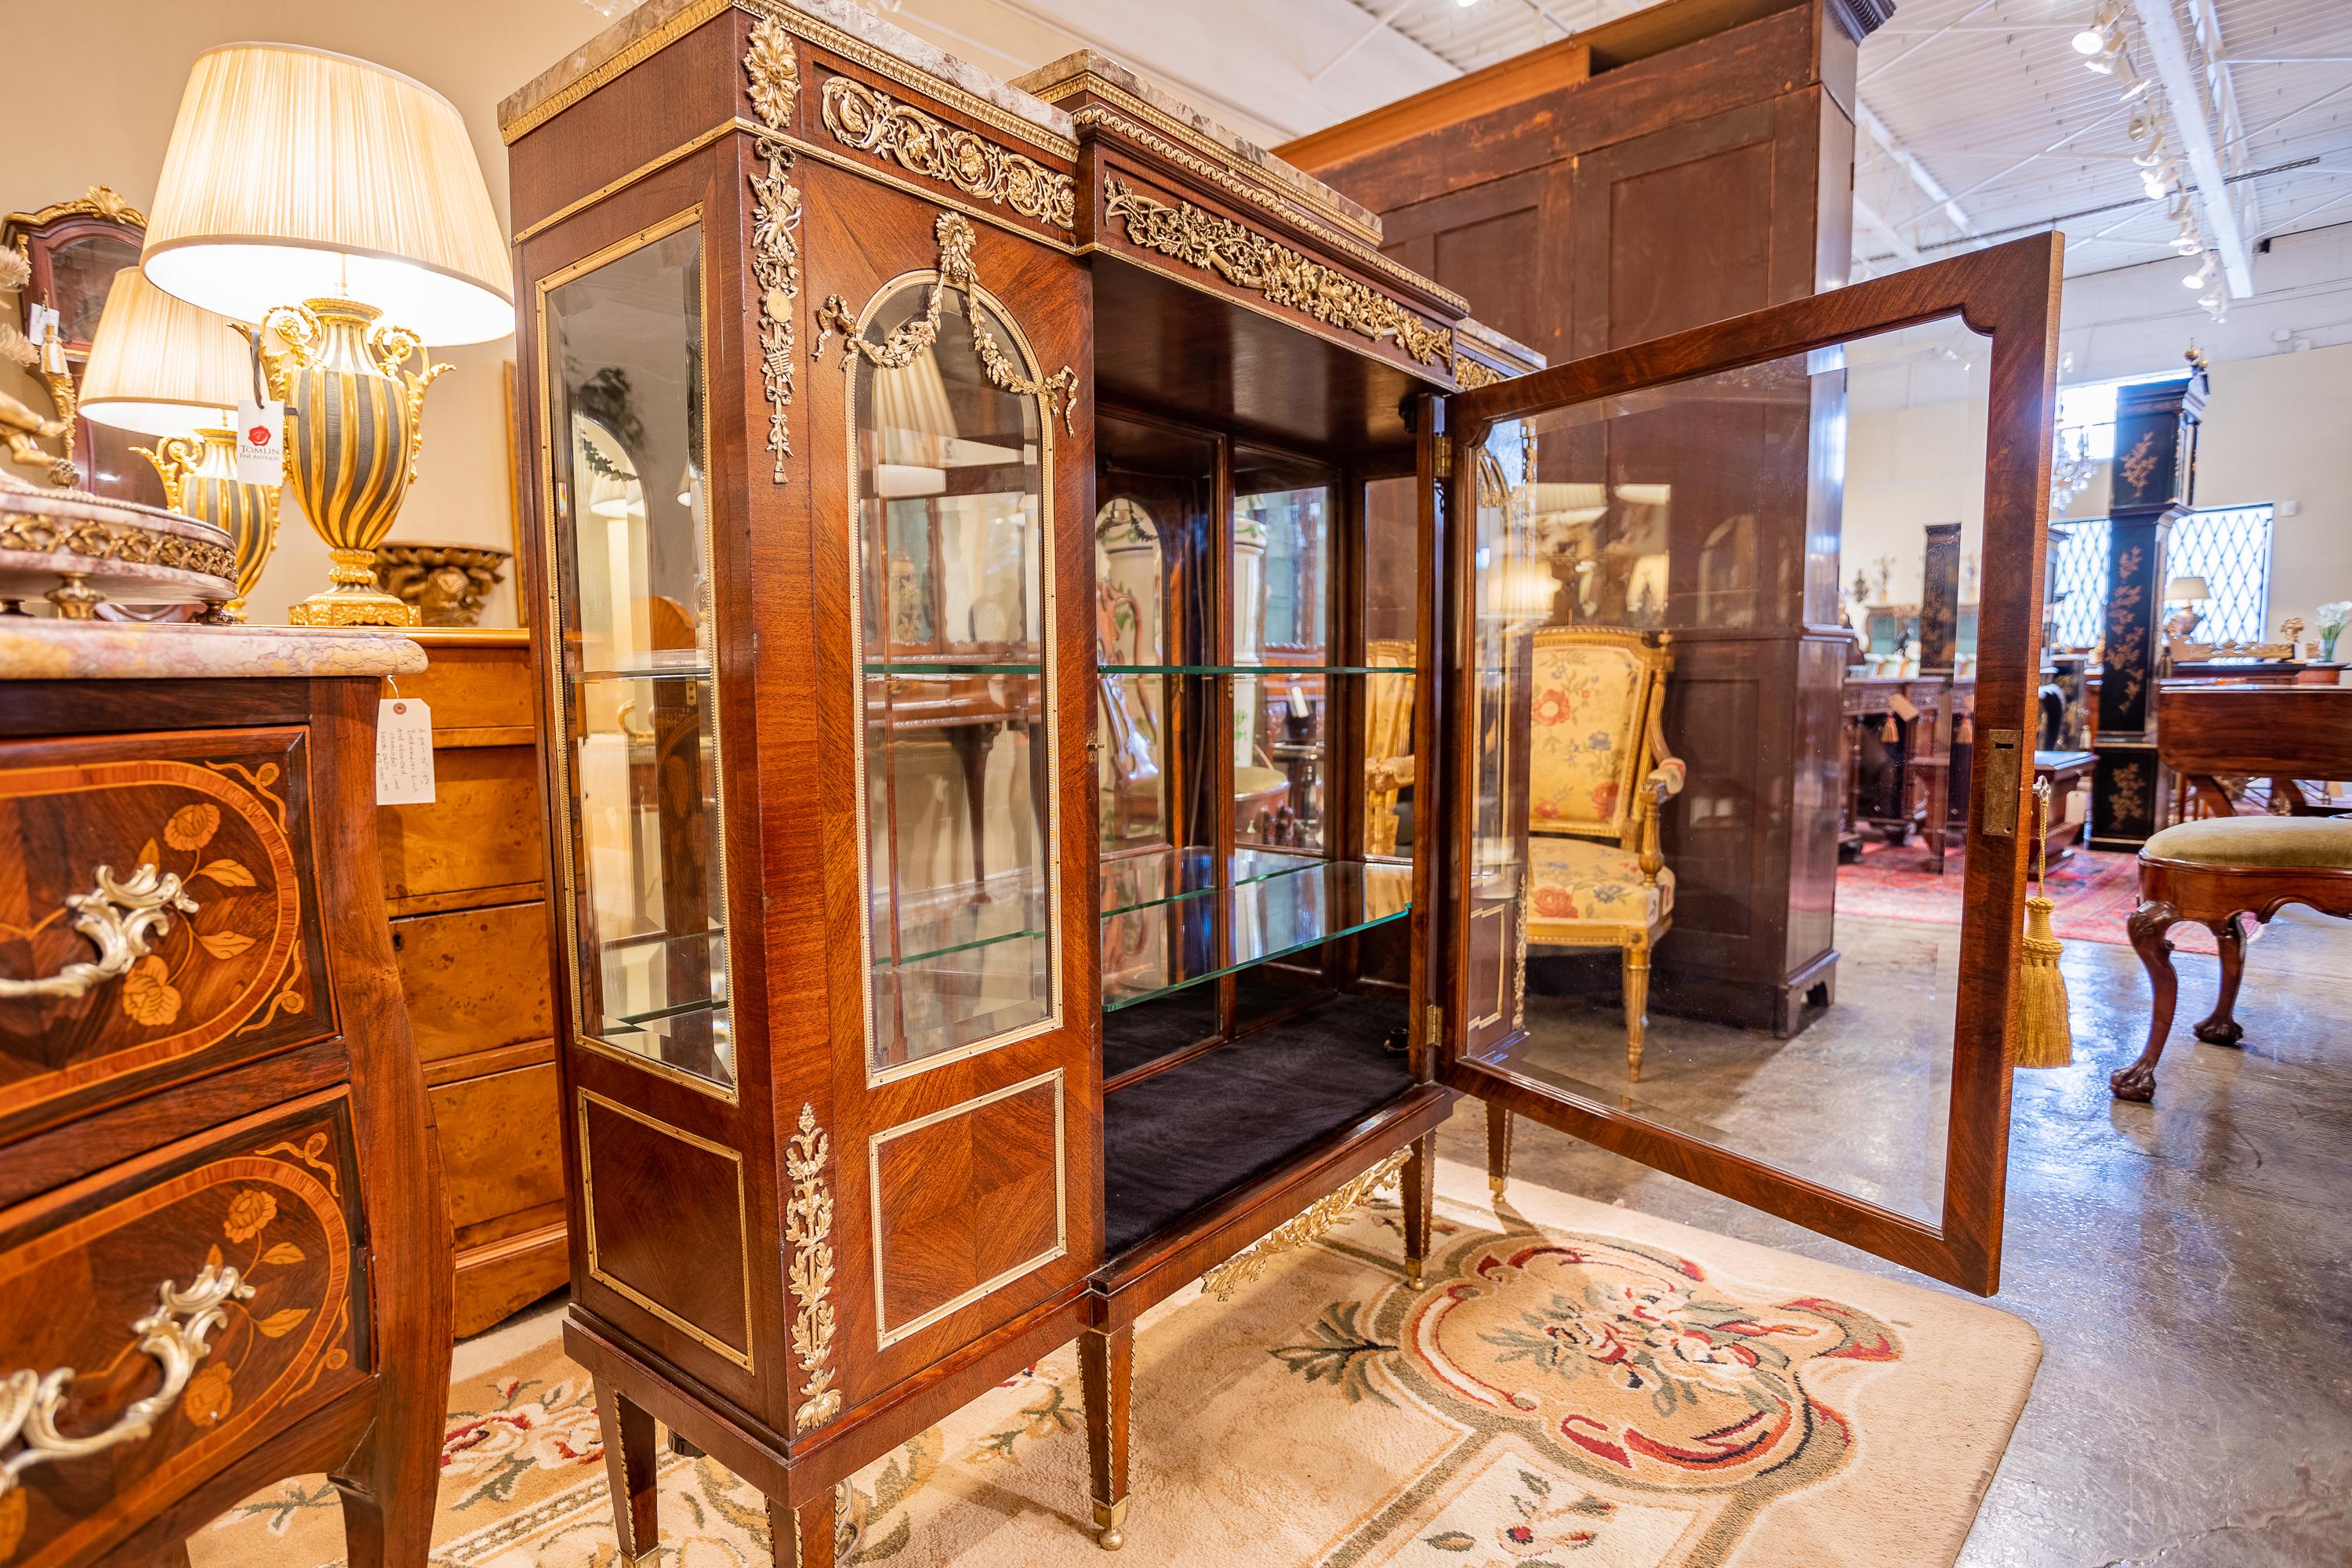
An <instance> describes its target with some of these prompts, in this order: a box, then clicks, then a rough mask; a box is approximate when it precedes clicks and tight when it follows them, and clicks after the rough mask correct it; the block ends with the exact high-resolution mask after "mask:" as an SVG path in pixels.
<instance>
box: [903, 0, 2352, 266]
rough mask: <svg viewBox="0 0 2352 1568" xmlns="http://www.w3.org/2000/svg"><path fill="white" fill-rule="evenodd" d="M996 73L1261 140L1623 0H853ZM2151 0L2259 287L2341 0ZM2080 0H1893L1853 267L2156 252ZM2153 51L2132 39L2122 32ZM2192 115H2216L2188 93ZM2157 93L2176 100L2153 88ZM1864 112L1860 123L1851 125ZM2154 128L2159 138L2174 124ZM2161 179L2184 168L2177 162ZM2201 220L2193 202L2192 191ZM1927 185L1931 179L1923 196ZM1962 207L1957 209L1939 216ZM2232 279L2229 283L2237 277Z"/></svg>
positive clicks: (2305, 197)
mask: <svg viewBox="0 0 2352 1568" xmlns="http://www.w3.org/2000/svg"><path fill="white" fill-rule="evenodd" d="M866 3H867V4H869V5H872V6H873V7H874V8H876V9H877V10H882V11H884V12H886V14H888V15H890V16H891V17H892V19H893V20H895V21H897V22H898V23H899V24H900V25H901V26H906V27H908V28H909V30H911V31H914V32H917V33H921V34H924V35H925V36H927V37H931V38H933V39H934V40H935V41H937V42H939V43H941V44H943V45H945V46H946V47H949V48H950V49H953V50H954V51H955V52H957V53H959V54H961V55H963V56H965V57H966V58H971V59H972V60H973V61H974V62H975V63H977V64H980V65H982V67H984V68H989V69H992V70H997V71H1000V72H1003V73H1004V74H1007V75H1012V74H1017V73H1018V71H1020V70H1022V69H1024V68H1028V67H1029V66H1032V65H1035V64H1039V63H1042V62H1043V61H1044V60H1045V59H1048V58H1053V57H1054V56H1055V55H1058V54H1062V53H1066V52H1067V51H1069V50H1071V49H1074V48H1077V47H1096V48H1099V49H1102V50H1103V51H1104V52H1106V53H1109V54H1112V55H1115V56H1117V57H1118V58H1121V59H1123V60H1124V61H1126V62H1127V63H1128V64H1129V65H1131V66H1132V67H1134V68H1137V69H1139V70H1141V71H1144V72H1145V73H1147V74H1150V75H1155V76H1158V77H1159V78H1160V79H1162V80H1163V81H1165V82H1166V83H1167V84H1168V85H1169V86H1170V87H1171V89H1174V90H1175V91H1177V92H1179V93H1180V94H1181V95H1183V96H1185V97H1187V98H1189V99H1191V100H1192V101H1193V102H1195V103H1198V104H1200V105H1201V106H1202V108H1203V109H1206V110H1209V111H1210V112H1211V113H1213V114H1214V115H1216V116H1218V117H1219V118H1222V119H1223V120H1225V121H1227V122H1228V123H1230V124H1232V125H1233V126H1234V129H1235V130H1237V131H1240V132H1243V133H1244V134H1246V135H1250V136H1253V137H1255V138H1257V139H1259V140H1263V141H1265V142H1269V143H1273V142H1281V141H1284V140H1286V139H1287V138H1289V137H1291V136H1296V135H1299V134H1303V133H1304V132H1308V131H1313V130H1317V129H1319V128H1321V127H1322V126H1325V125H1328V124H1331V123H1334V122H1336V121H1340V120H1344V119H1347V118H1349V117H1350V116H1352V115H1354V114H1358V113H1361V112H1363V111H1364V110H1369V109H1372V108H1376V107H1378V106H1380V105H1381V104H1384V103H1388V102H1391V101H1392V100H1395V99H1397V98H1401V97H1402V96H1404V95H1406V94H1407V93H1410V92H1412V91H1416V90H1418V89H1421V88H1423V87H1427V86H1432V85H1434V84H1435V83H1437V82H1440V81H1444V80H1447V79H1451V78H1453V77H1454V76H1457V75H1460V74H1462V73H1464V72H1465V71H1471V70H1475V69H1477V68H1480V67H1482V66H1486V65H1491V64H1493V63H1494V62H1496V60H1500V59H1504V58H1508V57H1510V56H1512V55H1515V54H1518V53H1521V52H1522V51H1524V50H1527V49H1529V48H1532V47H1536V46H1537V45H1538V44H1540V43H1546V42H1549V41H1551V40H1553V39H1556V38H1559V37H1567V36H1569V35H1570V34H1571V33H1573V32H1576V31H1578V30H1580V29H1583V28H1586V27H1590V26H1593V25H1595V24H1596V23H1599V22H1602V21H1606V20H1609V19H1610V18H1612V17H1614V16H1621V15H1623V14H1624V13H1626V12H1628V11H1631V10H1634V9H1637V8H1638V6H1636V5H1633V4H1628V3H1626V0H1474V3H1473V4H1470V5H1461V4H1459V3H1458V0H1279V3H1278V4H1275V3H1268V0H866ZM2124 4H2125V5H2126V9H2128V10H2134V12H2135V14H2134V16H2133V18H2132V19H2133V24H2134V26H2135V30H2136V36H2137V33H2138V32H2140V31H2144V26H2145V24H2144V21H2143V18H2142V17H2141V16H2139V15H2138V14H2137V13H2138V12H2141V11H2150V10H2156V11H2160V10H2162V9H2165V8H2169V9H2170V11H2171V14H2172V16H2173V18H2174V21H2175V25H2176V26H2177V28H2178V30H2179V35H2180V37H2183V38H2184V39H2185V40H2187V51H2188V56H2189V60H2190V64H2191V66H2192V68H2197V67H2201V66H2202V65H2203V64H2204V61H2203V59H2202V57H2201V54H2200V49H2199V46H2198V43H2197V38H2198V29H2197V26H2196V16H2195V13H2194V11H2193V10H2192V6H2194V5H2211V7H2212V10H2213V15H2214V16H2215V17H2216V18H2217V19H2218V22H2219V26H2220V34H2221V52H2220V57H2219V65H2218V68H2217V69H2216V70H2215V71H2214V72H2213V79H2214V82H2215V84H2216V87H2217V89H2219V88H2226V89H2227V90H2228V91H2229V92H2231V93H2233V94H2234V96H2235V100H2236V105H2237V123H2238V124H2239V125H2240V126H2242V130H2243V134H2242V136H2239V137H2235V138H2230V137H2226V136H2223V135H2218V134H2217V135H2216V137H2215V139H2214V140H2215V142H2216V143H2217V144H2218V152H2219V161H2220V163H2221V165H2222V167H2223V169H2224V172H2225V174H2234V175H2236V176H2238V177H2237V178H2235V179H2234V180H2231V181H2229V182H2228V183H2227V184H2226V189H2227V190H2228V192H2229V195H2230V198H2231V201H2232V203H2233V204H2234V205H2233V216H2234V217H2235V219H2236V224H2237V226H2238V228H2239V229H2240V231H2241V232H2242V235H2243V237H2244V248H2245V250H2246V251H2247V252H2248V253H2249V254H2250V255H2252V263H2251V265H2252V273H2253V286H2254V289H2255V290H2256V291H2257V292H2260V291H2261V289H2262V283H2261V273H2262V271H2263V266H2262V260H2263V258H2261V257H2260V256H2259V255H2257V254H2252V253H2255V252H2257V251H2258V250H2259V245H2260V241H2261V240H2263V238H2265V237H2274V236H2278V235H2284V234H2289V233H2293V232H2295V231H2297V230H2301V229H2307V228H2314V227H2319V226H2326V225H2330V224H2336V223H2342V222H2346V221H2347V220H2352V0H2124ZM2097 5H2098V0H1897V5H1896V9H1895V16H1894V18H1893V20H1892V21H1890V22H1889V23H1888V24H1887V25H1886V26H1885V27H1883V28H1881V29H1880V30H1879V31H1878V32H1877V33H1876V34H1874V36H1873V37H1871V38H1870V39H1869V40H1868V41H1867V42H1866V43H1864V46H1863V50H1862V75H1861V85H1860V97H1861V100H1862V105H1863V110H1864V113H1863V116H1862V119H1863V121H1864V132H1863V133H1862V134H1860V135H1859V136H1858V137H1857V142H1858V156H1857V163H1856V169H1855V181H1854V184H1855V197H1856V202H1857V221H1856V224H1855V240H1854V249H1855V256H1856V261H1857V268H1856V271H1857V275H1860V274H1862V273H1865V272H1882V271H1886V270H1891V269H1894V268H1900V267H1903V266H1906V265H1909V264H1910V263H1911V262H1912V261H1913V260H1914V259H1932V258H1935V257H1937V256H1939V255H1948V254H1950V253H1951V252H1952V251H1953V250H1954V249H1956V248H1961V247H1972V246H1974V245H1976V244H1979V243H1983V242H1984V241H1986V240H1989V239H1998V238H2007V237H2011V236H2013V235H2015V234H2019V233H2028V232H2032V231H2034V230H2037V229H2041V228H2046V227H2050V226H2058V227H2062V228H2063V229H2064V230H2065V232H2066V236H2067V245H2068V254H2067V270H2068V272H2069V273H2070V274H2074V275H2079V274H2083V273H2089V272H2098V271H2105V270H2109V269H2113V268H2122V267H2129V266H2135V265H2139V264H2144V263H2148V262H2153V261H2164V260H2168V258H2171V257H2172V255H2173V252H2172V251H2171V249H2170V247H2169V244H2168V242H2169V241H2170V240H2171V238H2172V237H2173V236H2174V233H2175V228H2174V226H2173V225H2172V224H2171V223H2169V222H2168V221H2167V219H2166V217H2165V214H2164V208H2163V205H2162V204H2160V203H2156V202H2150V201H2149V200H2147V197H2146V196H2145V195H2143V194H2142V191H2141V185H2140V181H2139V178H2138V171H2137V168H2136V167H2135V166H2134V164H2133V163H2132V162H2131V154H2132V152H2133V150H2134V143H2133V142H2132V140H2131V138H2130V135H2129V134H2128V130H2127V121H2128V119H2129V110H2128V109H2127V108H2126V107H2125V106H2123V105H2121V104H2119V103H2118V101H2117V93H2118V79H2116V77H2113V76H2101V75H2096V74H2095V73H2093V72H2092V71H2090V70H2087V69H2085V68H2084V66H2083V64H2082V63H2081V57H2080V56H2078V55H2077V54H2076V53H2075V52H2074V49H2073V47H2072V45H2071V39H2072V37H2073V36H2074V33H2075V32H2077V31H2078V30H2080V29H2081V28H2082V27H2083V26H2084V25H2085V24H2086V23H2087V22H2088V21H2090V19H2091V17H2092V16H2093V13H2094V11H2095V9H2096V6H2097ZM2135 53H2136V55H2137V56H2138V57H2139V59H2140V63H2141V65H2142V67H2143V68H2144V69H2147V70H2148V71H2149V73H2150V74H2154V67H2153V65H2152V63H2151V62H2149V61H2148V59H2147V46H2146V45H2145V44H2144V43H2143V44H2141V45H2139V46H2138V47H2137V48H2136V50H2135ZM2204 110H2205V113H2206V114H2207V117H2208V121H2209V123H2216V124H2218V123H2220V121H2219V116H2218V115H2217V114H2216V113H2215V111H2214V110H2212V108H2211V106H2210V103H2209V104H2208V105H2206V106H2204ZM2173 112H2174V113H2175V115H2176V116H2177V115H2178V114H2179V110H2173ZM1879 131H1883V132H1884V135H1883V136H1882V135H1879V134H1877V133H1875V132H1879ZM2183 140H2184V139H2183V137H2182V136H2181V135H2180V134H2179V132H2178V129H2176V131H2175V134H2173V135H2172V136H2171V137H2170V143H2171V145H2172V146H2174V147H2175V148H2179V147H2180V146H2182V144H2183ZM2183 178H2184V179H2185V180H2186V181H2187V182H2188V183H2189V184H2192V185H2194V184H2196V178H2195V174H2194V173H2193V172H2192V171H2190V170H2189V169H2188V168H2187V167H2186V163H2185V161H2184V168H2183ZM2195 195H2196V200H2197V202H2198V204H2199V211H2200V218H2202V219H2204V220H2205V221H2203V223H2202V227H2203V229H2204V231H2205V233H2206V235H2207V237H2208V239H2209V243H2210V242H2211V239H2212V237H2213V235H2214V234H2215V232H2216V227H2217V226H2216V224H2215V223H2214V222H2212V221H2210V220H2211V217H2212V216H2213V215H2211V214H2210V212H2209V211H2208V209H2207V197H2206V195H2205V193H2204V192H2203V191H2202V190H2199V191H2197V192H2196V193H2195ZM1945 197H1948V198H1949V199H1948V201H1947V200H1945V199H1942V198H1945ZM1962 220H1965V227H1963V221H1962ZM2243 297H2244V296H2243V295H2241V296H2240V298H2243Z"/></svg>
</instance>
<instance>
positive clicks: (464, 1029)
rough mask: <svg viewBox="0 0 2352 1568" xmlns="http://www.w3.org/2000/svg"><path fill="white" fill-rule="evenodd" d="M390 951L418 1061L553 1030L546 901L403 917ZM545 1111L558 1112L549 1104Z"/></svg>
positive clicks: (509, 1042)
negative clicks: (406, 1000)
mask: <svg viewBox="0 0 2352 1568" xmlns="http://www.w3.org/2000/svg"><path fill="white" fill-rule="evenodd" d="M392 949H393V959H394V962H395V963H398V965H399V966H400V988H401V991H402V993H403V994H404V995H406V997H407V998H408V1026H409V1030H410V1032H411V1033H412V1034H414V1035H415V1037H416V1054H417V1056H418V1057H419V1058H422V1059H423V1060H425V1061H428V1062H430V1061H439V1060H442V1059H443V1058H448V1057H455V1056H463V1055H464V1054H466V1053H467V1052H468V1051H487V1050H494V1049H496V1048H497V1047H500V1046H512V1045H519V1044H520V1043H521V1042H523V1041H525V1040H543V1039H546V1038H547V1037H549V1036H550V1035H551V1034H552V1033H553V1032H554V1029H555V1023H554V1019H553V1017H552V1015H551V1008H550V1005H549V993H548V973H547V964H548V929H547V904H546V902H545V901H544V900H532V901H531V902H530V903H527V904H500V905H497V906H495V907H493V908H490V909H484V910H454V911H452V912H450V913H447V914H432V915H403V916H400V917H398V918H396V919H395V920H394V921H393V922H392ZM548 1114H549V1116H550V1117H552V1116H553V1115H554V1114H555V1112H554V1109H553V1107H552V1106H551V1107H550V1108H549V1110H548Z"/></svg>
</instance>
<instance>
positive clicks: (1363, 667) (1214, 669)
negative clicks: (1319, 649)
mask: <svg viewBox="0 0 2352 1568" xmlns="http://www.w3.org/2000/svg"><path fill="white" fill-rule="evenodd" d="M1095 669H1096V671H1097V673H1099V674H1103V675H1414V674H1418V673H1419V671H1418V670H1417V668H1415V667H1414V666H1412V665H1409V664H1097V665H1096V666H1095Z"/></svg>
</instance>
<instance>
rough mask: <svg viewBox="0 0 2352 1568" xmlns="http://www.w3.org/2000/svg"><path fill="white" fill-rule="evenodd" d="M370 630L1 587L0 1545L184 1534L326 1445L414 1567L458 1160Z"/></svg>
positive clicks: (41, 1562)
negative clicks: (402, 979) (156, 615)
mask: <svg viewBox="0 0 2352 1568" xmlns="http://www.w3.org/2000/svg"><path fill="white" fill-rule="evenodd" d="M422 665H423V659H422V658H421V656H420V655H419V653H418V651H417V649H416V648H415V647H414V646H412V645H410V644H409V643H407V642H404V641H403V640H401V639H400V638H398V637H388V636H384V635H382V634H348V633H331V632H307V633H294V632H261V631H245V630H227V629H218V630H216V629H213V628H209V627H196V626H142V627H131V626H69V625H59V624H58V623H54V622H37V621H31V620H26V619H15V620H11V621H0V1563H5V1564H7V1565H8V1568H79V1565H81V1564H87V1563H101V1562H102V1563H148V1562H161V1563H177V1562H184V1561H185V1558H184V1552H183V1548H182V1546H181V1544H180V1543H181V1542H183V1541H184V1538H185V1537H186V1536H187V1535H188V1534H190V1533H191V1532H193V1531H196V1530H199V1529H202V1528H203V1527H204V1526H205V1524H206V1523H207V1522H208V1521H210V1520H211V1519H213V1518H214V1517H215V1516H216V1515H217V1514H218V1513H219V1512H220V1511H221V1510H224V1509H226V1508H227V1507H229V1506H230V1505H231V1504H233V1503H235V1502H236V1500H238V1499H240V1498H242V1497H245V1496H247V1495H249V1494H250V1493H252V1492H253V1491H255V1490H257V1489H260V1488H263V1487H267V1486H268V1485H269V1484H270V1483H271V1482H273V1481H276V1480H278V1479H281V1478H283V1477H286V1476H289V1475H299V1474H303V1473H307V1472H313V1471H325V1472H327V1473H329V1474H331V1476H333V1477H334V1478H335V1480H336V1482H337V1484H338V1486H339V1487H340V1489H341V1491H342V1496H343V1513H344V1519H345V1521H346V1525H347V1529H348V1533H349V1538H350V1553H351V1561H352V1563H353V1564H355V1565H367V1568H373V1565H375V1564H380V1563H395V1564H406V1565H411V1568H422V1564H423V1563H424V1562H425V1551H426V1547H427V1531H429V1529H430V1524H431V1520H432V1513H433V1508H432V1503H433V1494H434V1487H435V1482H436V1479H437V1476H438V1472H439V1465H438V1459H439V1449H440V1432H441V1420H442V1412H443V1409H444V1405H445V1400H446V1393H447V1383H448V1373H447V1369H448V1356H447V1343H448V1334H449V1283H448V1281H449V1239H448V1231H447V1228H446V1221H445V1220H444V1219H443V1217H442V1215H443V1212H444V1211H443V1200H442V1192H441V1173H440V1163H439V1160H438V1157H437V1155H436V1151H435V1145H434V1140H433V1135H432V1125H431V1121H430V1117H429V1113H428V1111H427V1108H426V1105H425V1089H424V1083H423V1081H422V1079H421V1077H420V1075H419V1073H418V1071H417V1066H416V1058H415V1052H414V1049H413V1047H411V1044H410V1040H409V1032H408V1025H407V1019H406V1015H405V1012H404V1007H403V1005H402V1001H401V994H400V989H399V983H398V978H397V976H396V974H395V973H394V968H393V962H392V959H393V955H392V950H391V944H390V942H389V941H388V940H387V937H386V932H385V928H384V916H383V892H382V889H381V885H380V879H379V876H378V872H377V861H376V855H375V837H376V812H375V806H374V785H375V777H374V744H375V721H376V704H377V700H378V695H379V692H380V690H381V688H382V685H383V681H382V679H381V677H382V676H383V675H386V674H395V673H396V674H400V675H407V674H410V673H411V672H413V671H415V670H416V669H419V668H422Z"/></svg>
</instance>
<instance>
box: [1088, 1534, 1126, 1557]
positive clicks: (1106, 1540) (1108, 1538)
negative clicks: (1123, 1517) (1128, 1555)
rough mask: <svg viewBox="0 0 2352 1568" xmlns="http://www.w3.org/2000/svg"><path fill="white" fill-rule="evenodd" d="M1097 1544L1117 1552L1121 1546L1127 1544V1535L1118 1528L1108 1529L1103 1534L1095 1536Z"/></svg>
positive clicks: (1105, 1549) (1108, 1550) (1106, 1549)
mask: <svg viewBox="0 0 2352 1568" xmlns="http://www.w3.org/2000/svg"><path fill="white" fill-rule="evenodd" d="M1095 1544H1096V1545H1097V1546H1099V1547H1101V1548H1102V1549H1103V1550H1104V1551H1105V1552H1116V1551H1118V1549H1119V1548H1120V1547H1122V1546H1124V1545H1126V1544H1127V1537H1126V1536H1124V1535H1122V1534H1121V1533H1119V1532H1118V1531H1117V1530H1106V1531H1103V1532H1102V1533H1101V1534H1099V1535H1097V1536H1096V1537H1095Z"/></svg>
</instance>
